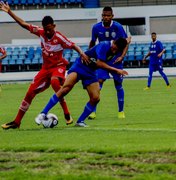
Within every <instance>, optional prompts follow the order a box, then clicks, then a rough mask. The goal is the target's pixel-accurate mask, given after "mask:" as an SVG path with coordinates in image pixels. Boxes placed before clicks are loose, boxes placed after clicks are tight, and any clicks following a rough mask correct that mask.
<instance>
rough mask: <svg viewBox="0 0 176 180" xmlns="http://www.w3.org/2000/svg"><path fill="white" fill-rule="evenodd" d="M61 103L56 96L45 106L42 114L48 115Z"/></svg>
mask: <svg viewBox="0 0 176 180" xmlns="http://www.w3.org/2000/svg"><path fill="white" fill-rule="evenodd" d="M58 102H59V98H58V97H57V96H56V94H54V95H53V96H52V97H51V98H50V100H49V101H48V104H47V105H46V106H45V108H44V109H43V111H42V112H41V113H44V114H48V112H49V110H50V109H52V108H53V106H55V105H56V104H57V103H58Z"/></svg>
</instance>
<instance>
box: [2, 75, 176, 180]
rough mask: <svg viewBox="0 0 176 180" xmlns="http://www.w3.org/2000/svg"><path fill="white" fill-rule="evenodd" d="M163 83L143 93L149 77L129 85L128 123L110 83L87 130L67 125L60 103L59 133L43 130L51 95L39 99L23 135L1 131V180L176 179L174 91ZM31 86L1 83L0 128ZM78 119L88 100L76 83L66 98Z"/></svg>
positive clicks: (56, 109) (175, 88) (155, 83)
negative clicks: (120, 115)
mask: <svg viewBox="0 0 176 180" xmlns="http://www.w3.org/2000/svg"><path fill="white" fill-rule="evenodd" d="M170 81H171V84H172V87H171V88H169V89H168V88H167V87H166V86H165V84H164V81H163V80H162V79H160V78H157V79H153V83H152V88H151V90H149V91H144V90H143V88H144V87H145V85H146V79H125V80H124V89H125V115H126V118H125V119H118V118H117V100H116V92H115V89H114V86H113V81H112V80H109V81H107V82H106V83H105V84H104V88H103V89H102V91H101V101H100V103H99V106H98V111H97V118H96V119H95V120H86V123H87V124H88V125H89V127H88V128H78V127H74V124H73V125H70V126H66V124H65V121H64V118H63V113H62V110H61V108H60V106H59V105H56V107H54V108H53V110H52V111H51V112H52V113H54V114H56V115H57V116H58V118H59V124H58V126H57V127H55V128H53V129H44V128H43V127H42V126H37V125H36V124H35V122H34V118H35V117H36V116H37V114H38V113H39V112H40V111H41V110H42V108H43V107H44V105H45V104H46V102H47V101H48V99H49V97H50V96H51V95H52V94H53V91H52V89H48V90H46V91H45V92H43V93H41V94H39V95H37V96H36V98H35V99H34V101H33V103H32V105H31V107H30V109H29V111H28V112H27V114H26V115H25V117H24V119H23V121H22V124H21V127H20V129H17V130H0V139H1V140H0V179H140V180H141V179H146V180H150V179H151V180H153V179H163V180H165V179H175V177H176V121H175V114H176V86H175V79H174V78H170ZM28 86H29V84H28V83H23V84H3V85H2V92H1V94H0V112H1V113H0V123H1V124H3V123H6V122H9V121H11V120H13V118H14V117H15V115H16V112H17V110H18V107H19V105H20V102H21V100H22V99H23V97H24V95H25V93H26V91H27V88H28ZM66 100H67V102H68V105H69V107H70V111H71V114H72V116H73V118H74V120H75V121H76V119H77V118H78V117H79V115H80V113H81V112H82V110H83V108H84V105H85V103H86V102H87V101H88V96H87V94H86V91H85V90H82V86H81V83H78V84H77V85H76V86H75V88H74V89H73V90H72V91H71V93H70V94H69V95H68V96H67V97H66Z"/></svg>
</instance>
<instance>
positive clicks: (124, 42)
mask: <svg viewBox="0 0 176 180" xmlns="http://www.w3.org/2000/svg"><path fill="white" fill-rule="evenodd" d="M114 43H115V45H116V46H117V47H118V50H119V51H120V52H123V50H124V48H125V47H126V45H127V40H126V39H125V38H119V39H116V40H114Z"/></svg>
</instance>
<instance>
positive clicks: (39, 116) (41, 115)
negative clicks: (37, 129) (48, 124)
mask: <svg viewBox="0 0 176 180" xmlns="http://www.w3.org/2000/svg"><path fill="white" fill-rule="evenodd" d="M45 119H46V114H44V113H41V114H39V115H38V116H37V117H36V118H35V122H36V124H38V125H40V124H41V123H42V121H43V120H45Z"/></svg>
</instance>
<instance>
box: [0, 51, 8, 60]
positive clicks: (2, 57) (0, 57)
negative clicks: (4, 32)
mask: <svg viewBox="0 0 176 180" xmlns="http://www.w3.org/2000/svg"><path fill="white" fill-rule="evenodd" d="M6 56H7V53H6V51H4V53H3V54H2V56H0V60H3V59H4V58H5V57H6Z"/></svg>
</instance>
